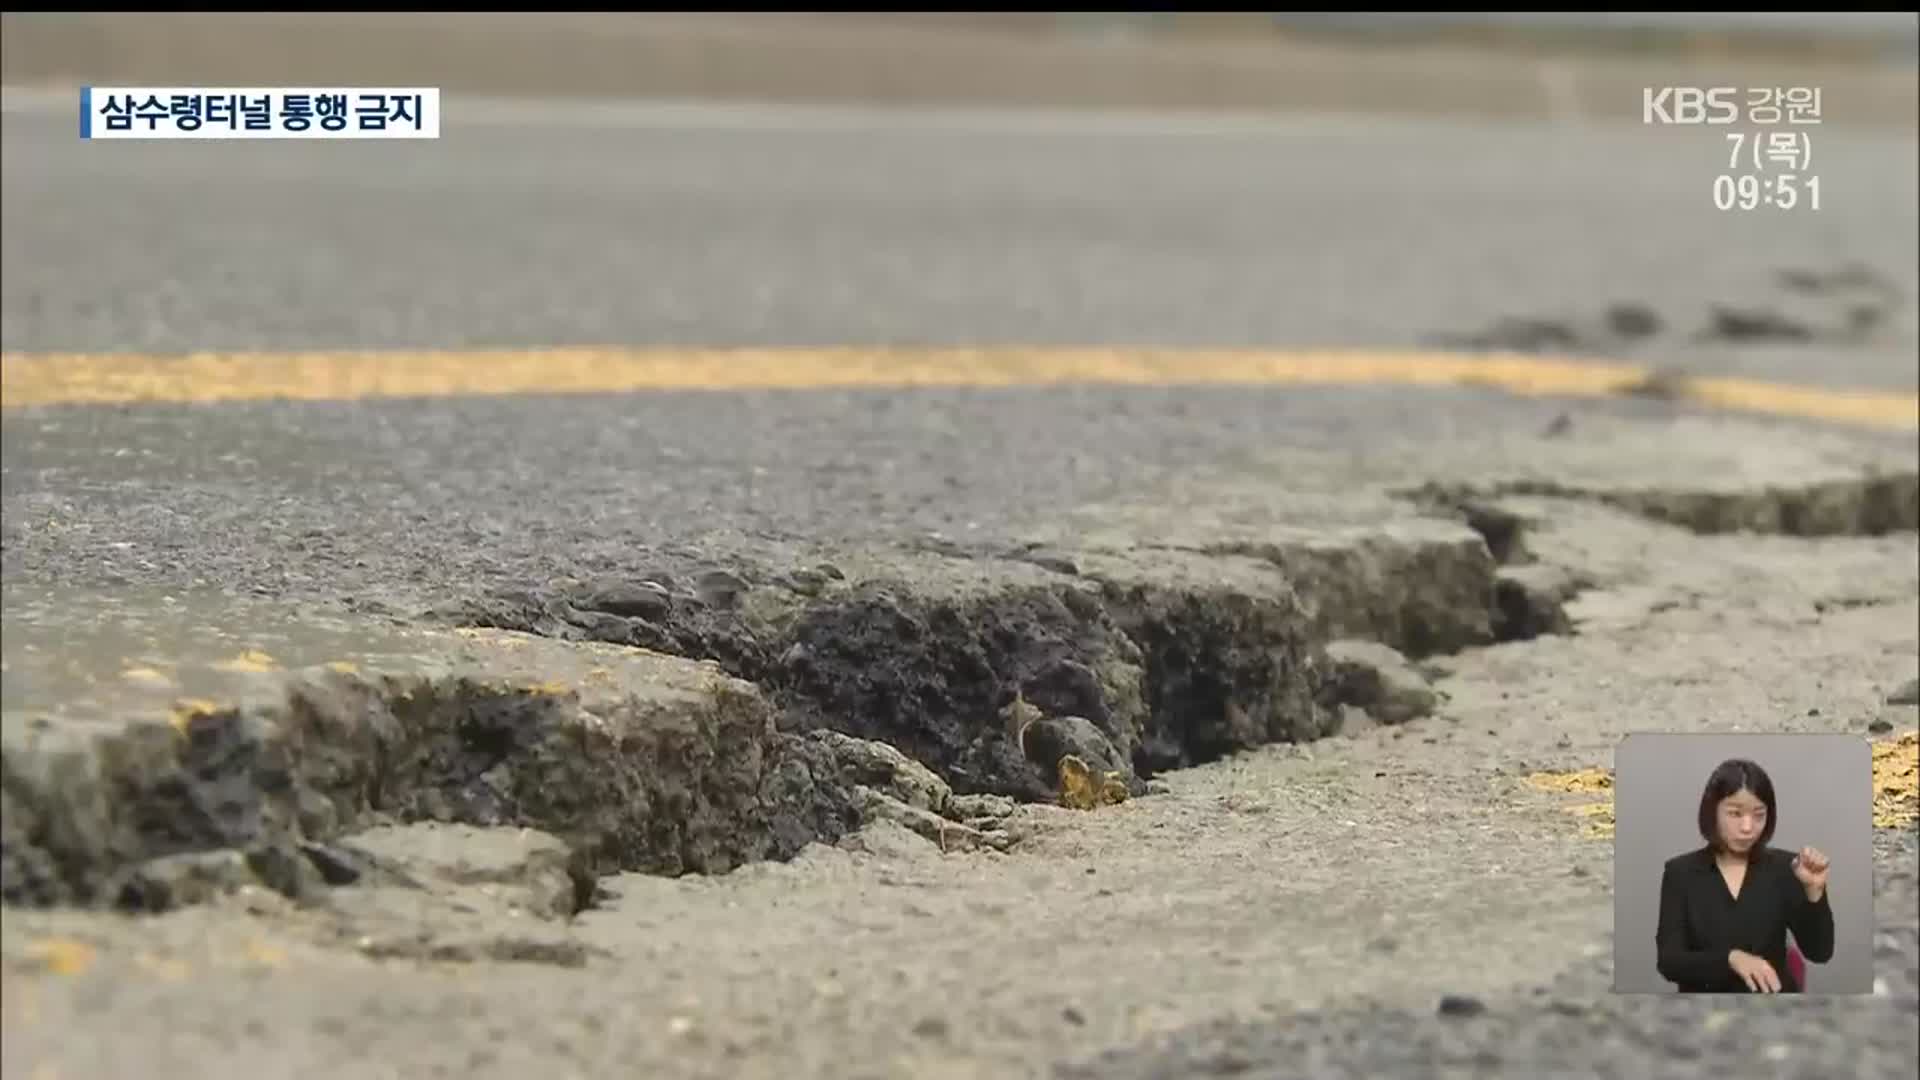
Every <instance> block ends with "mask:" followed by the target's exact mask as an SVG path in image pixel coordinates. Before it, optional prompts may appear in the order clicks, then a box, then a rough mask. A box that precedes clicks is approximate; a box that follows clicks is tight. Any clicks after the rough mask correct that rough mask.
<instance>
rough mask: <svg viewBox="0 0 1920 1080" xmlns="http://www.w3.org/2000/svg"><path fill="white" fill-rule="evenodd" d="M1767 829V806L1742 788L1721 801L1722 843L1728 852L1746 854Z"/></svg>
mask: <svg viewBox="0 0 1920 1080" xmlns="http://www.w3.org/2000/svg"><path fill="white" fill-rule="evenodd" d="M1766 827H1767V804H1766V803H1763V802H1761V801H1760V799H1759V797H1758V796H1756V795H1755V794H1754V793H1753V792H1751V791H1747V790H1746V789H1744V788H1742V789H1741V790H1739V791H1736V792H1734V793H1733V794H1731V795H1729V796H1727V797H1726V798H1724V799H1721V800H1720V842H1721V843H1722V844H1725V845H1726V848H1727V850H1728V851H1732V852H1734V853H1736V854H1742V855H1744V854H1746V853H1747V852H1749V851H1751V850H1753V844H1754V841H1756V840H1758V839H1760V834H1761V833H1762V832H1764V831H1765V830H1766Z"/></svg>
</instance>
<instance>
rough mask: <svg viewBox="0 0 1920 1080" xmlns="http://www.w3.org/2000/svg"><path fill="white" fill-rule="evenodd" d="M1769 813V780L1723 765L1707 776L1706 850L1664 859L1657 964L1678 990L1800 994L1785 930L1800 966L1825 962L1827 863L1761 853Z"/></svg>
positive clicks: (1749, 765) (1771, 820)
mask: <svg viewBox="0 0 1920 1080" xmlns="http://www.w3.org/2000/svg"><path fill="white" fill-rule="evenodd" d="M1778 809H1779V808H1778V805H1777V803H1776V801H1775V799H1774V794H1773V781H1772V780H1771V779H1770V778H1769V777H1768V776H1767V773H1766V770H1765V769H1762V768H1761V767H1760V766H1758V765H1756V764H1754V763H1753V762H1751V761H1746V760H1743V759H1738V758H1736V759H1733V760H1730V761H1725V762H1722V763H1721V764H1720V765H1719V767H1718V768H1716V769H1714V770H1713V773H1712V775H1710V776H1708V777H1707V786H1706V790H1705V791H1704V792H1702V793H1701V795H1700V817H1699V826H1700V835H1701V837H1702V838H1703V839H1705V840H1706V845H1705V846H1704V847H1701V848H1698V849H1696V850H1693V851H1689V852H1687V853H1686V854H1683V855H1676V856H1674V857H1673V858H1671V859H1668V860H1667V863H1666V870H1665V872H1664V873H1663V874H1662V875H1661V878H1660V927H1659V929H1658V930H1657V931H1655V934H1654V938H1655V941H1656V944H1657V945H1658V948H1659V961H1658V967H1659V969H1660V974H1661V975H1662V976H1664V977H1665V978H1666V979H1667V981H1668V982H1671V983H1673V984H1674V985H1675V986H1677V987H1678V988H1679V989H1680V991H1681V992H1682V993H1758V994H1772V993H1788V994H1797V993H1800V992H1801V990H1802V989H1804V988H1803V987H1802V986H1801V985H1800V982H1799V980H1798V979H1797V978H1795V977H1794V974H1793V972H1792V971H1791V970H1790V969H1789V967H1788V964H1787V932H1788V931H1789V930H1791V931H1792V932H1793V940H1794V943H1795V944H1796V945H1797V946H1798V947H1799V949H1800V952H1801V954H1802V955H1803V956H1805V957H1806V959H1807V960H1809V961H1811V962H1813V963H1816V964H1824V963H1826V962H1827V961H1828V960H1831V959H1833V907H1832V906H1831V905H1830V904H1829V903H1828V902H1827V870H1828V861H1827V857H1826V856H1825V855H1823V854H1821V853H1820V851H1819V850H1818V849H1815V848H1811V847H1807V848H1801V849H1800V851H1799V852H1798V853H1797V854H1789V853H1787V852H1782V851H1775V850H1773V849H1772V848H1770V847H1768V846H1767V842H1768V841H1769V840H1771V839H1772V838H1773V830H1774V826H1775V825H1776V824H1777V823H1778Z"/></svg>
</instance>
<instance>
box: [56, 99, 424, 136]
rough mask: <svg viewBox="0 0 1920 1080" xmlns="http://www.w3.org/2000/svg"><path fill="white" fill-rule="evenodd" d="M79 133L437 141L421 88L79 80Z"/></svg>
mask: <svg viewBox="0 0 1920 1080" xmlns="http://www.w3.org/2000/svg"><path fill="white" fill-rule="evenodd" d="M80 137H81V138H82V139H438V138H439V137H440V91H439V89H438V88H437V87H424V86H402V87H391V86H380V87H355V86H313V87H306V86H295V87H287V86H274V87H209V86H83V87H81V88H80Z"/></svg>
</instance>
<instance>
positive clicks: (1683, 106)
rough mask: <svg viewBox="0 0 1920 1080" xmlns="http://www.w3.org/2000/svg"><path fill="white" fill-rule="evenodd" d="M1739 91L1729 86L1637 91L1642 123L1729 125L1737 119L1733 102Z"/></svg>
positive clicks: (1674, 87) (1666, 87) (1651, 88)
mask: <svg viewBox="0 0 1920 1080" xmlns="http://www.w3.org/2000/svg"><path fill="white" fill-rule="evenodd" d="M1739 93H1740V92H1739V91H1738V90H1736V89H1734V88H1733V87H1731V86H1716V87H1713V88H1712V89H1706V90H1703V89H1701V88H1700V87H1697V86H1662V87H1660V88H1659V89H1657V90H1656V89H1654V88H1653V87H1651V86H1649V87H1647V88H1646V89H1644V90H1642V91H1640V122H1641V123H1643V124H1731V123H1735V122H1737V121H1738V120H1739V119H1740V106H1739V105H1737V104H1735V102H1736V101H1737V100H1738V95H1739Z"/></svg>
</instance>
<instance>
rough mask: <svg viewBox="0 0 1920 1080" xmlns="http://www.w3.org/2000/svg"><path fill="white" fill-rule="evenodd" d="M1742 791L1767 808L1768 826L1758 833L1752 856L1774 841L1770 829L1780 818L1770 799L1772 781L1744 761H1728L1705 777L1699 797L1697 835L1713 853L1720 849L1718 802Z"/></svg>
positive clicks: (1759, 768) (1762, 771)
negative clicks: (1750, 793) (1705, 786)
mask: <svg viewBox="0 0 1920 1080" xmlns="http://www.w3.org/2000/svg"><path fill="white" fill-rule="evenodd" d="M1742 790H1746V791H1751V792H1753V794H1754V796H1755V797H1756V798H1758V799H1759V800H1760V801H1761V802H1763V803H1765V804H1766V807H1767V824H1766V827H1765V828H1763V829H1761V830H1760V839H1758V840H1756V841H1754V845H1753V847H1754V851H1755V853H1758V852H1759V850H1760V849H1761V848H1764V847H1766V846H1767V841H1769V840H1772V839H1773V826H1774V823H1775V821H1776V820H1777V819H1778V817H1779V814H1778V810H1779V806H1778V804H1776V803H1775V802H1774V798H1773V778H1772V777H1770V776H1768V775H1767V770H1765V769H1763V768H1761V767H1760V766H1759V765H1756V764H1755V763H1753V762H1751V761H1748V760H1746V759H1745V758H1729V759H1728V760H1726V761H1723V762H1721V763H1720V764H1719V766H1718V767H1717V768H1715V769H1714V770H1713V773H1712V775H1710V776H1708V777H1707V789H1706V790H1705V791H1703V792H1701V793H1700V835H1701V836H1702V837H1704V838H1705V839H1706V841H1707V843H1708V844H1709V845H1710V846H1712V848H1713V849H1714V850H1715V851H1718V850H1720V846H1721V845H1720V800H1722V799H1724V798H1726V797H1728V796H1729V795H1735V794H1738V793H1739V792H1740V791H1742Z"/></svg>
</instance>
